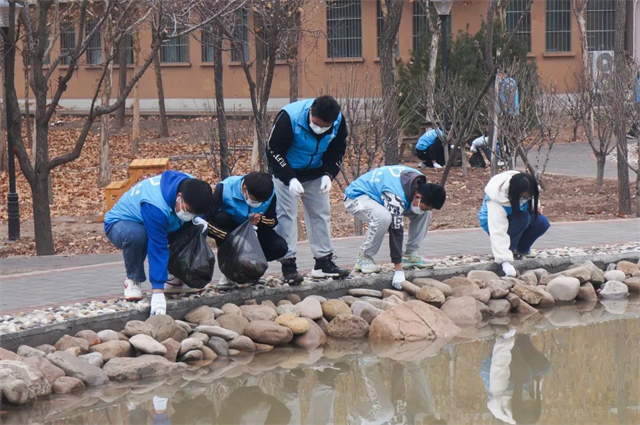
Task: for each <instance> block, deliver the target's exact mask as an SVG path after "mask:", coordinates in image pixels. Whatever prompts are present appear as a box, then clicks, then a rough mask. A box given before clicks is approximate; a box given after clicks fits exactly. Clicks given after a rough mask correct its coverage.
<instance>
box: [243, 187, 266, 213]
mask: <svg viewBox="0 0 640 425" xmlns="http://www.w3.org/2000/svg"><path fill="white" fill-rule="evenodd" d="M245 190H246V189H244V186H243V191H242V197H243V198H244V202H246V203H247V205H249V207H250V208H258V207H260V206H261V205H262V202H261V201H254V200H253V199H251V198H249V195H248V194H247V193H245Z"/></svg>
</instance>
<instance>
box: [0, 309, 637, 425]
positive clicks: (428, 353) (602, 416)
mask: <svg viewBox="0 0 640 425" xmlns="http://www.w3.org/2000/svg"><path fill="white" fill-rule="evenodd" d="M465 336H467V339H462V338H458V339H456V340H454V341H449V342H446V343H445V342H436V343H414V344H394V345H391V346H388V345H384V346H383V345H372V344H370V343H369V342H368V341H360V340H355V341H354V340H347V341H345V340H330V341H329V342H328V344H326V345H325V347H323V348H321V349H318V350H315V351H312V352H307V351H303V350H297V349H291V348H285V349H276V350H273V351H272V352H269V353H265V354H260V355H257V356H240V357H235V358H234V359H233V360H228V359H218V360H216V361H215V362H213V363H212V364H211V365H209V366H207V367H201V368H199V369H194V370H190V371H188V372H187V373H185V374H184V375H183V376H174V377H170V378H169V379H165V380H162V381H155V382H140V383H136V384H133V385H132V384H131V383H128V384H124V383H111V384H110V385H109V386H107V387H106V388H95V389H89V390H87V391H84V392H82V393H78V394H74V395H67V396H56V397H52V398H50V399H48V400H42V401H39V402H37V403H35V404H33V405H31V406H29V407H28V408H22V409H15V410H13V409H6V410H4V411H2V413H1V414H0V423H1V424H9V423H10V424H13V423H15V424H26V423H51V424H64V425H70V424H145V425H146V424H157V425H160V424H162V425H168V424H172V425H182V424H267V423H268V424H329V423H336V424H405V423H406V424H474V425H475V424H502V423H518V424H533V423H538V424H632V423H640V379H639V375H640V350H639V342H640V341H639V340H640V302H638V301H631V302H628V301H626V300H625V301H621V302H617V303H615V304H609V305H605V306H603V305H601V304H598V305H596V306H593V305H592V306H588V307H586V308H585V307H584V306H579V305H578V306H566V307H556V308H555V309H554V310H551V311H549V312H546V313H544V314H543V315H536V316H534V317H530V318H528V319H526V320H519V321H518V320H514V321H512V322H511V323H510V324H509V326H504V325H500V324H495V323H494V324H487V325H486V326H484V327H483V328H482V329H480V330H467V331H465ZM471 338H472V339H471Z"/></svg>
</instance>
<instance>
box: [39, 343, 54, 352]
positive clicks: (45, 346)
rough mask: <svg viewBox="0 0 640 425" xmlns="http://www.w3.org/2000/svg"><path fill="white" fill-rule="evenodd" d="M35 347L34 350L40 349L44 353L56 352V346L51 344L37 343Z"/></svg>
mask: <svg viewBox="0 0 640 425" xmlns="http://www.w3.org/2000/svg"><path fill="white" fill-rule="evenodd" d="M35 349H36V350H40V351H42V352H44V353H45V354H49V353H55V352H56V347H54V346H53V345H51V344H42V345H38V346H37V347H35Z"/></svg>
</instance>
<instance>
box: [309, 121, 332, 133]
mask: <svg viewBox="0 0 640 425" xmlns="http://www.w3.org/2000/svg"><path fill="white" fill-rule="evenodd" d="M309 128H311V130H312V131H313V132H314V133H316V134H324V133H326V132H327V131H329V129H330V128H331V126H329V127H320V126H319V125H315V124H314V123H313V122H311V121H309Z"/></svg>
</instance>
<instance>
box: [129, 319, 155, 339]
mask: <svg viewBox="0 0 640 425" xmlns="http://www.w3.org/2000/svg"><path fill="white" fill-rule="evenodd" d="M124 334H125V335H126V336H128V337H129V338H131V337H132V336H135V335H147V336H149V337H150V338H155V334H156V332H155V330H154V329H153V326H151V325H150V324H148V323H145V322H142V321H140V320H131V321H130V322H127V324H126V325H125V326H124Z"/></svg>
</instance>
